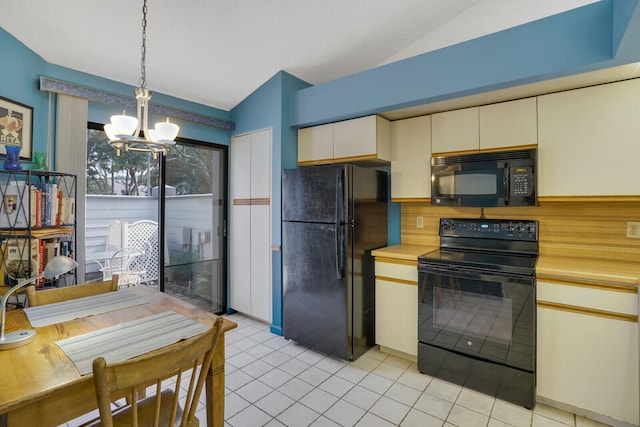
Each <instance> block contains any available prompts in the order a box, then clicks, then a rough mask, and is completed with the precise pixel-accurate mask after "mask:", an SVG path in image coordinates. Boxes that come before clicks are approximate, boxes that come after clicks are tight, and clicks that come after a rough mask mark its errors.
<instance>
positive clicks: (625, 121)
mask: <svg viewBox="0 0 640 427" xmlns="http://www.w3.org/2000/svg"><path fill="white" fill-rule="evenodd" d="M638 159H640V79H633V80H626V81H622V82H617V83H610V84H605V85H600V86H593V87H587V88H582V89H576V90H570V91H566V92H559V93H554V94H550V95H544V96H540V97H538V172H539V173H538V186H539V193H538V195H539V196H542V197H544V196H601V195H606V196H614V195H621V196H628V195H633V196H638V195H640V168H639V167H638Z"/></svg>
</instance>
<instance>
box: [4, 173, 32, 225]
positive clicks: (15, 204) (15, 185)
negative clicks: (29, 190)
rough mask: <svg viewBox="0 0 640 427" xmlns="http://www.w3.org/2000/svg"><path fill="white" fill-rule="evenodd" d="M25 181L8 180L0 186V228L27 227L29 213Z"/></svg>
mask: <svg viewBox="0 0 640 427" xmlns="http://www.w3.org/2000/svg"><path fill="white" fill-rule="evenodd" d="M25 188H26V183H24V182H10V183H8V184H7V185H2V186H1V187H0V195H1V196H2V200H0V203H1V205H0V228H27V226H28V225H29V219H30V218H29V215H28V214H27V212H29V210H28V207H29V205H28V203H29V200H28V198H27V194H25Z"/></svg>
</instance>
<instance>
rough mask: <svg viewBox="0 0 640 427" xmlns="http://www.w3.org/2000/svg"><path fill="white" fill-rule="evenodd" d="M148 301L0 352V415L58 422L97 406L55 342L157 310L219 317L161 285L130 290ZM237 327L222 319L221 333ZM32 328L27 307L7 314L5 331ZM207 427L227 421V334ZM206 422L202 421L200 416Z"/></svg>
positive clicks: (86, 378) (209, 396)
mask: <svg viewBox="0 0 640 427" xmlns="http://www.w3.org/2000/svg"><path fill="white" fill-rule="evenodd" d="M128 289H129V290H130V291H132V292H134V293H135V294H136V295H139V296H141V297H142V298H144V300H145V301H146V302H144V303H143V304H140V305H135V306H132V307H127V308H123V309H119V310H115V311H110V312H106V313H101V314H96V315H90V316H87V317H82V318H78V319H73V320H69V321H65V322H61V323H56V324H51V325H48V326H42V327H37V328H34V329H35V330H36V338H35V340H34V341H33V342H31V343H29V344H27V345H25V346H22V347H18V348H14V349H10V350H4V351H0V414H5V416H6V421H7V426H8V427H15V426H20V427H24V426H57V425H60V424H64V423H65V422H68V421H70V420H72V419H74V418H76V417H79V416H81V415H83V414H86V413H89V412H91V411H92V410H94V409H96V408H97V407H98V406H97V402H96V398H95V390H94V384H93V376H92V374H91V373H89V374H86V375H80V373H79V371H78V369H77V368H76V366H75V365H74V363H73V361H72V360H71V359H70V358H69V357H68V356H67V354H66V353H65V352H64V351H63V350H62V349H61V348H60V347H59V346H58V345H56V342H57V341H61V340H63V339H66V338H70V337H74V336H78V335H82V334H85V333H89V332H93V331H97V330H101V329H104V328H108V327H113V326H116V325H119V324H122V323H125V322H130V321H134V320H136V319H141V318H144V317H147V316H151V315H154V314H157V313H163V312H166V311H173V312H176V313H178V314H181V315H182V316H185V317H187V318H190V319H194V320H195V321H197V322H199V323H203V324H206V325H212V324H213V322H214V321H215V319H216V317H217V316H216V315H215V314H213V313H210V312H207V311H205V310H202V309H200V308H197V307H195V306H193V305H191V304H189V303H187V302H184V301H181V300H179V299H177V298H174V297H172V296H170V295H167V294H165V293H163V292H159V291H158V290H157V289H153V288H150V287H146V286H137V287H132V288H128ZM236 326H237V325H236V324H235V323H234V322H232V321H230V320H228V319H224V323H223V331H224V332H226V331H229V330H231V329H233V328H235V327H236ZM20 329H32V327H31V324H30V322H29V319H28V317H27V314H26V313H25V312H24V309H15V310H10V311H8V312H7V314H6V332H11V331H15V330H20ZM206 402H207V426H215V427H222V426H223V425H224V334H222V335H221V337H220V341H219V342H218V346H217V347H216V352H215V355H214V357H213V361H212V363H211V367H210V369H209V375H208V376H207V382H206ZM200 421H201V423H203V421H204V420H200Z"/></svg>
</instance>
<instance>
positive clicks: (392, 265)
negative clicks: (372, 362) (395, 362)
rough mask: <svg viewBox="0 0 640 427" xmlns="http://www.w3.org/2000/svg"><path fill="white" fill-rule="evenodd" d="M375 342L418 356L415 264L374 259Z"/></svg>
mask: <svg viewBox="0 0 640 427" xmlns="http://www.w3.org/2000/svg"><path fill="white" fill-rule="evenodd" d="M375 273H376V344H378V345H380V348H381V350H382V351H387V352H389V353H394V354H397V355H399V356H405V357H407V356H408V358H409V359H412V360H415V359H416V357H417V355H418V266H417V262H415V261H404V260H397V259H387V258H376V262H375Z"/></svg>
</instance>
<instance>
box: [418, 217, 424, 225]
mask: <svg viewBox="0 0 640 427" xmlns="http://www.w3.org/2000/svg"><path fill="white" fill-rule="evenodd" d="M416 228H424V217H422V216H418V217H417V218H416Z"/></svg>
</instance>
